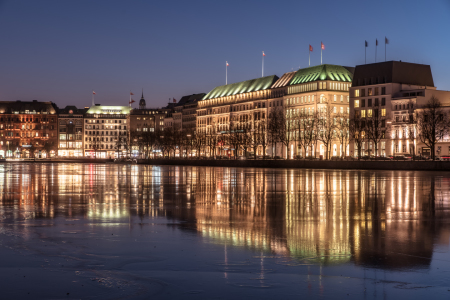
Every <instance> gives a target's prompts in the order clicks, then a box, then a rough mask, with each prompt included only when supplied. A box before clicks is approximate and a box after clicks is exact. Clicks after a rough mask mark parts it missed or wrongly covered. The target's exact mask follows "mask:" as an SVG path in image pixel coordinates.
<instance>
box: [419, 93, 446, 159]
mask: <svg viewBox="0 0 450 300" xmlns="http://www.w3.org/2000/svg"><path fill="white" fill-rule="evenodd" d="M448 125H449V120H448V115H447V113H446V112H445V111H444V109H443V107H442V104H441V102H440V101H439V99H438V98H436V97H434V96H432V97H431V98H430V99H429V100H428V102H427V103H426V104H425V105H424V106H423V107H422V108H421V109H420V110H419V111H418V113H417V131H418V136H419V139H420V141H421V142H422V143H424V144H425V145H427V146H428V147H430V150H431V158H432V159H433V160H434V159H435V156H436V152H435V147H436V143H438V142H439V141H441V140H442V139H443V138H444V135H446V134H447V130H448Z"/></svg>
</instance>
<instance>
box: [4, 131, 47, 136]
mask: <svg viewBox="0 0 450 300" xmlns="http://www.w3.org/2000/svg"><path fill="white" fill-rule="evenodd" d="M0 136H6V137H14V136H16V137H23V138H25V137H45V138H48V137H54V136H55V135H54V134H53V133H39V132H22V133H20V132H16V134H15V135H14V132H12V131H10V132H5V133H3V132H2V133H0Z"/></svg>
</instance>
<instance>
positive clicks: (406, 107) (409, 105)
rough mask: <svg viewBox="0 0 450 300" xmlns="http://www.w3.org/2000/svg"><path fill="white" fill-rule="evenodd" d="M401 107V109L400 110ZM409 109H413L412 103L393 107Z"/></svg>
mask: <svg viewBox="0 0 450 300" xmlns="http://www.w3.org/2000/svg"><path fill="white" fill-rule="evenodd" d="M402 107H403V108H402ZM409 108H411V109H412V108H414V104H413V103H408V104H403V105H402V104H396V105H395V109H409Z"/></svg>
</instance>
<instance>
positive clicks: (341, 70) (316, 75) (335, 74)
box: [289, 65, 354, 85]
mask: <svg viewBox="0 0 450 300" xmlns="http://www.w3.org/2000/svg"><path fill="white" fill-rule="evenodd" d="M353 70H354V68H346V67H342V66H336V65H319V66H315V67H310V68H305V69H300V70H298V71H297V73H295V75H294V77H293V78H292V80H291V82H290V83H289V85H293V84H300V83H305V82H313V81H318V80H334V81H344V82H352V79H353Z"/></svg>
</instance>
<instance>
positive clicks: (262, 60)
mask: <svg viewBox="0 0 450 300" xmlns="http://www.w3.org/2000/svg"><path fill="white" fill-rule="evenodd" d="M262 54H263V56H262V76H261V77H264V51H263V52H262Z"/></svg>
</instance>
